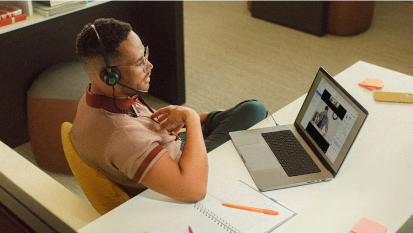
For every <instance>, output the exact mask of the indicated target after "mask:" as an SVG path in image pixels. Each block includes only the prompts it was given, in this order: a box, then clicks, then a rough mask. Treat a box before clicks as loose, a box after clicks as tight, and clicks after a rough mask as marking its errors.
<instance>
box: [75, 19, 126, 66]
mask: <svg viewBox="0 0 413 233" xmlns="http://www.w3.org/2000/svg"><path fill="white" fill-rule="evenodd" d="M93 24H94V25H95V28H96V30H97V32H98V34H99V37H100V39H102V41H103V45H104V46H105V49H106V52H107V54H108V56H109V57H114V58H116V57H117V56H119V55H120V54H119V53H118V51H117V50H116V49H117V48H118V47H119V44H120V43H121V42H123V41H125V40H126V39H127V37H128V35H129V33H130V32H131V31H132V26H131V25H130V24H129V23H125V22H122V21H120V20H116V19H104V18H101V19H96V20H95V21H94V22H93ZM76 54H77V56H78V58H79V60H80V61H82V60H83V59H84V58H93V57H98V56H102V53H101V51H100V48H99V43H98V37H97V35H96V32H95V30H94V29H93V28H92V23H88V24H86V25H85V26H84V27H83V29H82V31H81V32H80V33H79V34H78V35H77V38H76Z"/></svg>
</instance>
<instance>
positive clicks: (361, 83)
mask: <svg viewBox="0 0 413 233" xmlns="http://www.w3.org/2000/svg"><path fill="white" fill-rule="evenodd" d="M359 85H360V86H362V87H364V88H367V89H369V90H371V91H374V90H377V89H380V88H381V87H380V88H378V87H370V86H366V85H365V84H364V81H362V82H360V83H359ZM383 86H384V85H383Z"/></svg>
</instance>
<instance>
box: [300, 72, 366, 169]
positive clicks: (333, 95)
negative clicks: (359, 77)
mask: <svg viewBox="0 0 413 233" xmlns="http://www.w3.org/2000/svg"><path fill="white" fill-rule="evenodd" d="M358 115H359V114H358V113H357V112H356V110H355V109H354V108H352V107H351V106H350V105H349V104H348V103H347V102H346V101H345V100H344V99H343V98H342V97H341V96H340V95H339V94H338V93H337V92H336V91H335V90H334V89H333V88H332V87H331V86H330V85H329V84H328V83H327V82H326V81H325V80H324V79H321V81H320V83H319V85H318V87H317V91H316V92H315V94H314V96H313V98H312V99H311V103H310V105H309V106H308V109H307V112H306V113H305V115H304V117H303V119H302V121H301V125H302V126H303V127H304V128H305V129H306V131H307V132H308V134H309V135H311V137H312V139H313V140H314V141H315V143H316V144H317V145H318V146H319V147H320V149H321V150H322V151H323V152H324V154H325V155H326V156H327V157H328V158H329V159H330V161H331V162H332V163H334V161H335V160H336V159H337V156H338V154H339V152H340V150H341V148H342V146H343V144H344V142H345V141H346V139H347V136H348V134H349V132H350V131H351V128H352V127H353V125H354V123H355V122H356V119H357V117H358Z"/></svg>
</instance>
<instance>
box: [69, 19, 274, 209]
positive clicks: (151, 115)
mask: <svg viewBox="0 0 413 233" xmlns="http://www.w3.org/2000/svg"><path fill="white" fill-rule="evenodd" d="M100 43H102V44H100ZM102 46H103V48H102ZM102 50H104V51H105V52H102ZM76 53H77V55H78V58H79V60H80V62H81V63H82V65H83V66H84V68H85V70H86V72H87V74H88V76H89V78H90V84H89V85H88V87H87V90H86V94H85V95H84V96H83V97H82V98H81V100H80V101H79V106H78V110H77V114H76V118H75V120H74V122H73V128H72V142H73V144H74V146H75V148H76V150H77V151H78V153H79V155H80V156H81V157H82V158H83V159H84V160H85V162H86V163H88V164H90V165H91V166H93V167H95V168H97V169H98V170H99V171H101V172H102V173H103V174H105V175H106V176H107V177H109V178H110V179H112V180H113V181H115V182H116V183H118V184H119V185H120V186H121V187H122V188H123V189H124V190H125V191H126V192H127V193H128V194H129V195H131V196H134V195H137V194H139V193H140V192H142V191H143V190H145V189H146V188H150V189H152V190H154V191H156V192H159V193H161V194H164V195H167V196H169V197H172V198H175V199H177V200H181V201H186V202H195V201H198V200H201V199H203V198H204V197H205V195H206V186H207V178H208V160H207V152H209V151H211V150H213V149H214V148H216V147H218V146H219V145H221V144H223V143H224V142H226V141H228V140H229V139H230V138H229V135H228V132H230V131H236V130H242V129H247V128H249V127H251V126H252V125H254V124H256V123H257V122H259V121H261V120H262V119H264V118H265V117H266V113H267V110H266V108H265V106H264V105H263V104H262V103H260V102H258V101H245V102H242V103H240V104H238V105H237V106H235V107H233V108H231V109H228V110H226V111H215V112H211V113H203V114H201V115H198V114H197V113H196V112H195V111H194V110H192V109H189V108H186V107H182V106H167V107H164V108H162V109H160V110H158V111H155V110H154V109H152V108H150V107H149V105H148V104H147V103H146V102H145V101H144V99H143V98H142V96H141V95H140V94H141V93H143V92H146V91H148V90H149V86H150V80H151V76H150V75H151V70H152V69H153V67H154V66H153V64H152V63H151V62H149V60H148V57H149V48H148V47H145V46H144V45H143V44H142V41H141V40H140V38H139V36H138V35H137V34H136V33H135V32H134V31H133V30H132V28H131V26H130V25H129V24H128V23H125V22H121V21H118V20H115V19H97V20H95V22H94V23H93V24H87V25H85V26H84V28H83V30H82V31H81V32H80V33H79V35H78V37H77V39H76ZM106 53H107V57H108V62H107V63H109V64H110V67H107V66H108V65H107V64H106V63H105V59H104V55H103V54H106ZM116 72H118V73H119V79H118V80H117V79H112V75H113V74H114V73H116ZM107 77H109V78H107ZM155 78H156V77H155ZM113 83H115V84H119V85H112V84H113ZM183 126H185V128H186V133H185V134H180V135H181V136H182V138H181V139H180V138H179V136H178V135H177V132H178V131H179V130H180V129H181V128H182V127H183Z"/></svg>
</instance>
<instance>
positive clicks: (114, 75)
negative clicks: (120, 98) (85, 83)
mask: <svg viewBox="0 0 413 233" xmlns="http://www.w3.org/2000/svg"><path fill="white" fill-rule="evenodd" d="M99 76H100V79H101V80H102V82H104V83H105V84H106V85H108V86H114V85H116V84H117V83H118V82H119V79H120V71H119V70H118V69H116V68H114V67H111V72H108V71H107V70H106V69H103V70H102V71H101V72H100V74H99Z"/></svg>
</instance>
